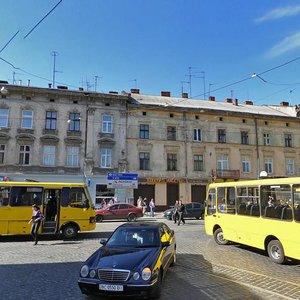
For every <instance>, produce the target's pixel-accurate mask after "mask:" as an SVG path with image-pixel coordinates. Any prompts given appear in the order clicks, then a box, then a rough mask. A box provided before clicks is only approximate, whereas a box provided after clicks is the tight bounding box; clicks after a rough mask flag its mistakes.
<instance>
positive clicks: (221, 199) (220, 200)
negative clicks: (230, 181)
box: [217, 187, 226, 213]
mask: <svg viewBox="0 0 300 300" xmlns="http://www.w3.org/2000/svg"><path fill="white" fill-rule="evenodd" d="M217 205H218V212H221V213H224V212H226V199H225V188H223V187H221V188H218V189H217Z"/></svg>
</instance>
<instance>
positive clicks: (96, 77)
mask: <svg viewBox="0 0 300 300" xmlns="http://www.w3.org/2000/svg"><path fill="white" fill-rule="evenodd" d="M98 78H99V76H98V75H96V76H95V92H97V83H98Z"/></svg>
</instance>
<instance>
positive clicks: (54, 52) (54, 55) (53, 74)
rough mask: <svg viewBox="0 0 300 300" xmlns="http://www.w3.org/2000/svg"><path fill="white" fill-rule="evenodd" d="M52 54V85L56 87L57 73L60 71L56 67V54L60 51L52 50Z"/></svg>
mask: <svg viewBox="0 0 300 300" xmlns="http://www.w3.org/2000/svg"><path fill="white" fill-rule="evenodd" d="M51 55H52V56H53V73H52V87H53V88H55V73H57V72H58V71H56V69H55V64H56V56H57V55H58V52H56V51H52V52H51Z"/></svg>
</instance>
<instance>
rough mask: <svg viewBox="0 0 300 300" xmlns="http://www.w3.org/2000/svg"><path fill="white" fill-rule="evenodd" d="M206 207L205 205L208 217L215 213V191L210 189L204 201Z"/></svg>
mask: <svg viewBox="0 0 300 300" xmlns="http://www.w3.org/2000/svg"><path fill="white" fill-rule="evenodd" d="M206 205H207V213H208V214H209V215H211V214H214V213H216V190H215V189H210V190H209V193H208V196H207V199H206Z"/></svg>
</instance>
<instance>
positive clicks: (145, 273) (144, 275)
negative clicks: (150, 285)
mask: <svg viewBox="0 0 300 300" xmlns="http://www.w3.org/2000/svg"><path fill="white" fill-rule="evenodd" d="M150 277H151V270H150V269H149V268H145V269H144V270H143V271H142V278H143V280H149V279H150Z"/></svg>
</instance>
